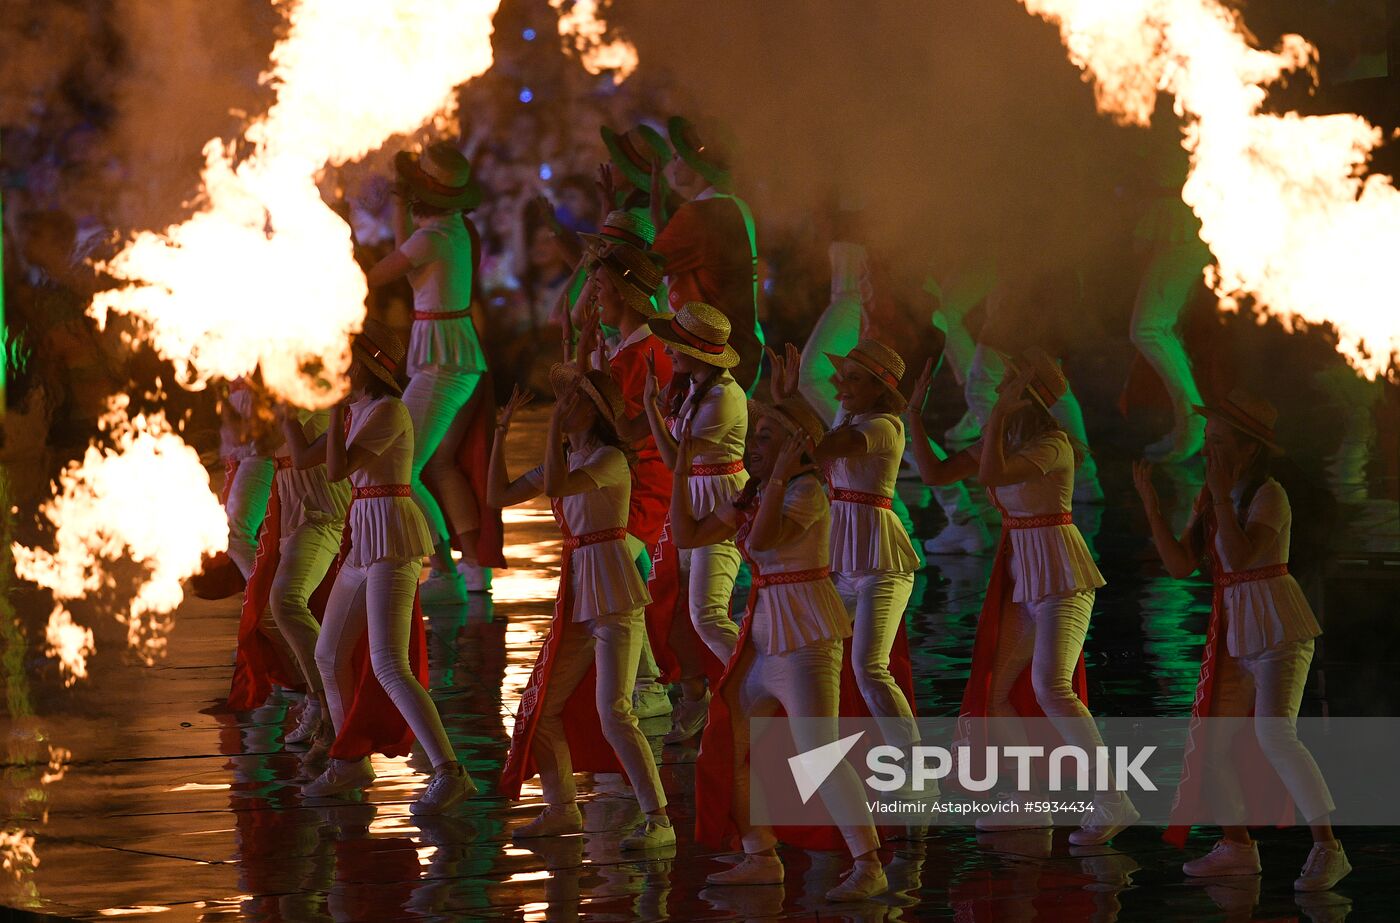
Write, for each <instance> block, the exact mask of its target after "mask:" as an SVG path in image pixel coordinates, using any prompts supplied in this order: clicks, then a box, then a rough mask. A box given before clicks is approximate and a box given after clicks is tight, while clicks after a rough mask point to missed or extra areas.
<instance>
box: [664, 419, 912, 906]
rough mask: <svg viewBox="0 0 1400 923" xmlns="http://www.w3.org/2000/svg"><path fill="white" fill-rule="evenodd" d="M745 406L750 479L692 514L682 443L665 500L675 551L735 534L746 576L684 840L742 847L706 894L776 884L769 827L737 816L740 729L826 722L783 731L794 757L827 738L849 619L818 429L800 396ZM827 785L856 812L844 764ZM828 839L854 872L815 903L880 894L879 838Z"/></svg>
mask: <svg viewBox="0 0 1400 923" xmlns="http://www.w3.org/2000/svg"><path fill="white" fill-rule="evenodd" d="M753 408H754V412H755V419H754V421H753V430H752V435H751V437H750V438H749V440H748V451H747V454H746V462H747V464H748V466H749V470H750V472H751V473H752V476H753V478H754V480H753V481H751V482H750V483H749V486H748V487H747V488H746V489H745V490H744V492H743V494H742V495H741V496H740V497H739V498H738V499H737V502H732V503H726V504H723V505H721V506H718V507H715V508H714V509H713V510H711V511H709V512H707V513H699V512H697V511H696V509H695V507H694V505H693V503H692V500H691V497H692V490H691V488H690V484H689V482H690V480H691V474H690V471H691V467H690V462H691V461H692V460H693V458H694V455H693V453H694V451H695V448H696V442H695V439H694V437H692V436H686V437H684V438H683V439H682V442H681V445H680V448H679V453H680V457H679V459H678V461H679V462H680V464H677V466H676V469H675V486H674V489H673V490H672V493H671V524H672V526H673V527H674V528H675V530H676V543H677V544H678V545H679V546H680V547H682V548H686V547H690V548H697V547H705V546H707V545H712V544H714V543H715V542H719V541H731V540H734V539H735V538H736V537H737V539H738V541H739V543H740V545H741V546H742V547H743V549H744V554H745V556H746V558H747V559H748V560H749V562H750V564H751V565H752V567H753V569H754V582H753V591H752V593H751V595H750V597H749V611H748V614H747V617H746V618H745V620H744V630H743V633H742V635H741V636H740V641H739V645H738V647H737V648H736V649H735V653H734V655H733V656H732V657H731V658H730V660H729V661H728V666H727V667H726V669H725V672H724V676H723V678H722V679H721V680H720V682H719V686H718V688H717V694H716V695H715V696H714V699H713V701H712V704H711V715H710V721H709V724H708V726H707V727H706V729H705V736H704V739H703V740H702V742H701V746H700V757H699V761H698V762H697V764H696V770H695V772H696V839H697V840H699V841H700V842H703V843H706V844H707V845H710V846H714V847H723V846H725V845H728V841H729V839H730V838H731V837H732V836H733V835H734V834H738V835H739V837H740V838H741V840H742V843H743V849H744V859H743V861H741V862H740V863H739V864H738V865H736V866H734V867H733V868H731V869H728V870H726V871H723V872H716V873H714V874H712V875H710V876H709V881H710V883H711V884H717V885H741V884H754V885H757V884H779V883H781V882H782V880H783V863H782V860H781V859H779V858H778V853H777V837H776V836H775V834H774V832H773V830H772V828H771V827H768V826H766V825H760V824H754V823H752V822H751V821H750V819H749V766H748V761H749V723H750V721H751V720H752V719H754V718H767V717H773V716H776V715H778V714H779V713H780V712H785V713H786V714H787V716H788V717H790V718H804V719H813V718H823V719H828V720H827V721H822V722H816V721H812V720H806V721H800V722H797V723H795V724H794V725H793V728H794V730H793V734H794V737H795V738H796V740H795V743H796V745H797V751H798V752H799V753H801V752H806V751H809V750H812V749H814V748H816V747H820V746H823V745H826V744H829V743H830V742H832V741H834V740H835V739H836V737H837V715H838V710H839V707H840V702H839V699H840V690H841V658H842V640H843V639H844V638H848V637H850V636H851V620H850V617H849V616H848V615H847V614H846V607H845V605H844V604H843V603H842V602H841V597H840V596H839V595H838V594H837V592H836V588H835V587H834V586H833V585H832V583H831V580H830V579H829V577H830V574H831V568H830V566H829V563H830V557H829V554H830V532H831V507H830V505H829V503H828V502H827V498H826V490H825V487H824V485H823V484H822V479H821V477H820V475H818V473H817V469H816V466H815V464H814V463H813V460H812V456H813V452H814V451H815V447H816V446H818V445H819V444H820V442H821V440H822V435H823V431H824V429H825V426H824V425H823V424H822V420H821V417H819V416H818V415H817V413H816V411H814V410H813V409H812V408H811V407H810V406H809V405H808V404H807V403H806V402H805V401H804V400H802V398H800V397H789V398H786V399H784V400H782V401H781V402H779V403H778V404H777V405H776V406H768V405H759V404H754V405H753ZM833 778H834V782H831V783H828V785H826V786H823V787H822V789H821V791H822V797H823V800H824V801H825V802H826V803H827V805H828V810H830V811H831V813H832V814H833V816H840V815H842V814H845V813H848V812H849V811H850V809H851V807H852V805H859V804H864V794H863V791H862V789H861V787H860V781H859V779H858V778H857V777H856V773H855V770H854V769H852V768H851V766H850V764H848V763H846V762H844V761H843V762H842V763H840V764H839V765H838V766H837V768H836V770H835V771H834V773H833ZM837 789H839V792H838V791H837ZM840 832H841V836H842V838H843V839H844V840H845V843H846V846H847V848H848V849H849V850H850V853H851V855H852V856H853V857H855V866H854V867H853V868H852V869H851V871H850V872H849V873H848V874H847V875H846V877H845V879H844V880H843V881H842V882H841V884H839V885H837V886H836V887H835V888H833V889H831V890H830V891H829V892H828V893H827V895H826V896H827V899H828V900H833V901H857V900H864V899H866V898H869V897H873V896H874V895H876V894H880V893H883V892H884V891H885V890H886V888H887V887H888V883H887V881H886V878H885V870H884V868H883V866H882V865H881V864H880V859H879V856H878V854H877V852H876V850H878V849H879V846H880V837H879V834H878V833H877V831H876V830H875V825H874V823H873V822H871V821H870V820H869V815H868V814H867V815H866V820H865V822H864V823H861V824H856V825H843V826H841V828H840Z"/></svg>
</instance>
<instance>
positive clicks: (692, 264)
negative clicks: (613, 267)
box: [651, 116, 763, 394]
mask: <svg viewBox="0 0 1400 923" xmlns="http://www.w3.org/2000/svg"><path fill="white" fill-rule="evenodd" d="M667 127H668V130H669V133H670V136H671V145H672V147H674V148H675V155H674V156H673V157H672V159H671V162H670V164H668V165H667V168H666V178H667V179H668V180H669V182H670V184H671V187H672V189H673V190H675V192H676V193H677V194H678V195H679V196H680V197H681V198H683V199H685V200H686V202H685V204H683V205H681V206H680V207H679V208H678V209H676V212H675V214H673V215H672V216H671V218H670V220H669V221H662V220H661V219H662V215H661V202H662V201H663V199H664V196H662V195H660V194H658V193H659V191H660V189H661V183H660V177H659V176H655V175H654V176H653V178H652V189H653V194H652V196H651V202H652V206H651V208H652V221H653V223H655V224H656V226H657V227H658V228H661V230H660V231H659V232H658V233H657V236H656V244H655V246H654V247H653V249H654V250H655V251H656V253H658V254H660V255H661V256H662V257H664V258H665V260H666V283H667V285H668V286H669V288H670V295H669V299H670V307H671V310H672V311H678V310H680V308H681V306H682V305H684V304H686V303H687V302H691V301H702V302H704V303H706V304H711V305H714V306H715V307H717V308H719V309H720V310H721V311H723V312H724V315H725V316H726V317H728V318H729V326H730V329H731V330H732V331H733V332H732V333H731V335H730V338H729V342H730V344H732V345H733V347H734V349H735V350H736V351H737V352H738V353H739V360H740V361H739V366H738V367H737V368H735V369H734V370H733V374H734V380H735V381H737V382H738V383H739V384H740V385H741V386H742V387H743V388H744V390H745V391H746V392H748V393H749V394H752V393H753V389H754V385H756V384H757V383H758V376H759V365H760V363H761V361H762V359H763V329H762V328H761V327H760V326H759V322H758V247H757V237H756V234H755V230H754V222H753V214H752V213H751V212H750V211H749V207H748V205H747V204H745V202H744V200H743V199H740V198H739V197H737V196H735V195H734V194H733V193H732V189H733V178H732V176H731V173H730V153H729V151H728V150H727V149H726V146H725V145H723V144H722V143H721V142H720V141H719V139H718V138H717V137H706V138H705V139H704V140H703V141H702V140H701V138H700V136H699V134H698V133H697V131H696V129H695V126H694V125H692V124H691V123H690V122H689V121H687V120H686V119H684V118H682V117H680V116H676V117H674V118H672V119H671V120H670V122H669V123H668V126H667ZM717 134H718V131H717V129H707V135H717Z"/></svg>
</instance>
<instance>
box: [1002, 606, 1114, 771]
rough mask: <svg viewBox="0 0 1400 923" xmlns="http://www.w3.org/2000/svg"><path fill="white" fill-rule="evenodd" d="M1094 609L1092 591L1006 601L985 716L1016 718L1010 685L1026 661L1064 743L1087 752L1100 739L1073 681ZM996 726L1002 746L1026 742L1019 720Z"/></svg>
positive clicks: (1038, 694) (1037, 692)
mask: <svg viewBox="0 0 1400 923" xmlns="http://www.w3.org/2000/svg"><path fill="white" fill-rule="evenodd" d="M1093 609H1094V591H1093V590H1079V591H1077V592H1074V593H1068V594H1066V595H1063V596H1045V597H1042V598H1040V599H1037V600H1034V601H1032V602H1028V603H1016V602H1012V601H1010V600H1009V599H1008V600H1007V601H1006V603H1005V608H1004V609H1003V611H1002V616H1001V632H1000V634H998V636H997V651H996V660H995V663H994V665H993V667H992V688H991V695H990V700H989V702H988V703H987V715H988V717H991V718H1015V717H1017V715H1016V711H1015V710H1014V709H1013V708H1012V707H1011V689H1012V687H1013V686H1014V685H1015V683H1016V679H1017V677H1019V676H1020V675H1021V671H1022V670H1024V669H1025V668H1026V667H1027V665H1029V666H1030V668H1031V686H1032V688H1034V689H1035V700H1036V703H1037V704H1038V705H1040V708H1041V710H1042V711H1044V712H1045V717H1047V718H1049V719H1050V721H1051V723H1052V724H1054V726H1055V730H1056V732H1057V733H1058V734H1059V735H1060V736H1061V737H1062V738H1064V741H1065V743H1067V744H1070V745H1072V746H1077V747H1083V748H1084V749H1085V750H1086V751H1087V752H1089V753H1093V752H1094V749H1093V748H1095V747H1099V746H1101V745H1102V744H1103V739H1102V738H1101V737H1100V736H1099V729H1098V727H1097V726H1096V725H1095V724H1094V719H1093V716H1092V715H1090V714H1089V709H1087V708H1085V707H1084V703H1083V702H1081V701H1080V700H1079V696H1077V695H1075V694H1074V682H1073V681H1074V670H1075V667H1076V666H1077V665H1078V663H1079V655H1080V654H1081V653H1082V652H1083V650H1084V637H1085V635H1086V634H1087V633H1088V631H1089V616H1090V614H1091V613H1092V612H1093ZM997 728H998V731H1000V732H1001V736H1003V737H1004V738H1005V739H1004V740H1003V745H1004V746H1021V745H1024V744H1025V741H1026V735H1025V729H1024V728H1022V727H1021V726H1020V723H1019V722H1017V721H1002V722H998V723H997Z"/></svg>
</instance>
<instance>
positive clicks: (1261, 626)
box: [1133, 390, 1351, 891]
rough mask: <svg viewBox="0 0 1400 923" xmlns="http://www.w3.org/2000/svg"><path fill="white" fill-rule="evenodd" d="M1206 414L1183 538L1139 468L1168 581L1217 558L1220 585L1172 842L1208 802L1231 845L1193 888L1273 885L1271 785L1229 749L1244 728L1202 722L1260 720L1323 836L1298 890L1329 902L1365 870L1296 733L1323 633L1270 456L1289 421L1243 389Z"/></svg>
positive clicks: (1294, 795)
mask: <svg viewBox="0 0 1400 923" xmlns="http://www.w3.org/2000/svg"><path fill="white" fill-rule="evenodd" d="M1196 410H1197V411H1198V412H1199V413H1201V414H1203V415H1204V416H1205V418H1206V428H1205V451H1206V486H1205V488H1204V489H1203V490H1202V491H1201V494H1200V496H1199V497H1198V498H1197V500H1196V505H1195V509H1194V511H1193V513H1192V516H1191V520H1190V522H1189V523H1188V524H1187V526H1186V531H1185V532H1184V533H1183V534H1182V535H1181V536H1180V537H1179V538H1178V537H1177V536H1175V535H1173V534H1172V528H1171V525H1170V524H1169V523H1168V522H1167V520H1166V518H1165V517H1164V516H1163V515H1162V508H1161V503H1160V502H1159V501H1158V498H1157V491H1156V488H1155V487H1153V485H1152V468H1151V466H1150V465H1148V464H1147V463H1145V462H1138V463H1137V464H1135V465H1134V466H1133V480H1134V481H1135V482H1136V484H1137V489H1138V494H1139V496H1141V498H1142V505H1143V508H1144V509H1145V510H1146V512H1147V521H1148V524H1149V525H1150V526H1151V528H1152V541H1153V544H1155V545H1156V547H1157V553H1158V554H1160V555H1161V557H1162V563H1163V564H1165V565H1166V568H1167V572H1168V573H1170V574H1171V575H1172V576H1173V577H1177V578H1184V577H1188V576H1190V575H1191V574H1192V573H1193V572H1195V570H1196V568H1197V567H1198V566H1199V564H1200V561H1201V559H1202V557H1203V556H1208V557H1209V559H1210V573H1211V578H1212V582H1213V583H1214V585H1215V592H1214V595H1213V596H1212V599H1211V612H1210V625H1209V627H1208V628H1207V630H1206V644H1205V650H1204V651H1203V652H1202V655H1201V675H1200V680H1199V681H1198V682H1197V685H1196V699H1195V701H1194V702H1193V703H1192V706H1191V718H1192V728H1191V736H1190V742H1189V743H1188V745H1187V752H1186V764H1185V766H1184V767H1183V770H1182V779H1181V785H1180V787H1179V788H1178V791H1177V805H1176V807H1177V810H1178V812H1185V813H1178V815H1177V817H1176V818H1174V824H1173V827H1172V828H1171V829H1170V830H1169V831H1168V834H1167V839H1168V841H1169V842H1172V843H1175V844H1177V845H1178V846H1180V845H1184V844H1185V842H1186V835H1187V833H1188V832H1189V830H1190V822H1189V812H1190V811H1192V810H1193V809H1196V808H1198V807H1200V806H1201V804H1202V799H1203V796H1204V803H1205V805H1207V806H1209V807H1210V808H1212V809H1213V811H1214V812H1215V814H1216V815H1217V816H1220V817H1222V818H1226V819H1227V820H1226V822H1225V823H1224V824H1223V825H1222V826H1223V830H1224V837H1223V838H1222V839H1221V840H1220V841H1219V842H1218V843H1216V844H1215V848H1214V849H1212V850H1211V851H1210V852H1209V853H1207V854H1206V855H1204V856H1201V857H1200V858H1197V859H1192V860H1191V861H1190V862H1187V863H1186V864H1185V865H1183V866H1182V871H1184V872H1185V873H1186V874H1187V875H1190V876H1192V877H1214V876H1218V875H1257V874H1259V871H1260V865H1259V847H1258V845H1257V844H1256V843H1255V842H1254V841H1253V840H1252V839H1251V838H1250V835H1249V828H1248V827H1247V826H1245V824H1244V817H1245V812H1244V808H1245V805H1246V803H1247V802H1250V803H1256V801H1257V797H1258V796H1259V795H1260V794H1261V793H1262V792H1266V791H1267V790H1268V788H1269V787H1268V786H1266V785H1263V784H1261V783H1260V780H1257V779H1256V780H1251V783H1250V791H1243V790H1242V786H1241V784H1240V783H1241V781H1242V780H1241V779H1240V778H1239V772H1238V769H1239V767H1238V766H1237V765H1235V763H1234V760H1232V758H1231V757H1232V754H1233V752H1234V748H1233V747H1232V746H1231V741H1230V740H1229V739H1228V735H1229V734H1230V733H1231V732H1233V731H1235V730H1237V727H1236V726H1232V724H1231V723H1230V722H1224V721H1221V722H1219V723H1218V724H1216V725H1212V724H1210V722H1208V721H1207V722H1204V723H1203V722H1202V719H1210V718H1246V717H1250V716H1253V718H1254V737H1255V740H1256V741H1257V743H1258V749H1259V750H1260V751H1262V755H1263V758H1264V760H1265V761H1266V762H1267V764H1268V765H1269V766H1271V767H1272V768H1273V770H1274V772H1275V773H1276V774H1277V780H1270V781H1280V782H1281V787H1282V788H1283V789H1284V790H1285V791H1286V792H1287V796H1288V797H1289V798H1291V799H1292V801H1293V803H1294V804H1296V805H1297V807H1298V810H1299V811H1301V812H1302V814H1303V817H1304V819H1306V820H1307V822H1308V825H1309V826H1310V827H1311V828H1312V836H1313V848H1312V851H1311V852H1310V853H1309V854H1308V858H1307V861H1306V862H1305V863H1304V864H1303V870H1302V873H1301V874H1300V875H1299V876H1298V879H1297V881H1295V882H1294V883H1293V886H1294V888H1296V889H1297V890H1299V891H1326V890H1328V889H1330V888H1332V887H1333V886H1334V885H1336V883H1337V882H1339V881H1341V880H1342V879H1343V878H1345V877H1346V876H1347V875H1348V874H1349V873H1350V872H1351V863H1350V862H1349V861H1348V860H1347V855H1346V851H1345V850H1343V849H1342V844H1341V842H1340V841H1338V840H1337V838H1336V836H1334V835H1333V832H1332V824H1331V814H1332V812H1333V811H1334V810H1336V804H1335V803H1334V802H1333V801H1332V793H1331V792H1330V791H1329V790H1328V788H1327V782H1326V780H1324V779H1323V777H1322V773H1321V772H1320V771H1319V770H1318V768H1317V762H1316V761H1315V760H1314V759H1313V757H1312V754H1311V753H1309V752H1308V749H1307V747H1306V746H1304V745H1303V743H1302V742H1301V741H1299V740H1298V734H1297V730H1296V727H1295V724H1294V722H1295V720H1296V719H1297V717H1298V708H1299V705H1300V703H1301V702H1302V699H1303V687H1304V686H1305V685H1306V683H1307V679H1308V667H1309V665H1310V664H1311V663H1312V658H1313V650H1314V647H1315V645H1316V643H1317V638H1318V636H1320V635H1321V634H1322V629H1321V628H1320V627H1319V626H1318V624H1317V619H1316V618H1315V617H1314V616H1313V611H1312V607H1311V606H1309V605H1308V601H1307V598H1306V597H1305V596H1303V591H1302V589H1301V588H1300V587H1299V586H1298V581H1297V580H1295V579H1294V578H1293V576H1292V575H1290V574H1289V573H1288V546H1289V538H1290V533H1291V532H1292V528H1293V512H1292V509H1291V508H1290V506H1289V503H1288V494H1287V493H1286V492H1285V491H1284V489H1283V487H1282V486H1281V485H1280V484H1279V482H1278V481H1276V480H1274V479H1273V478H1272V477H1270V476H1269V457H1270V455H1271V454H1272V453H1273V452H1275V451H1277V450H1278V446H1277V444H1276V443H1275V442H1274V421H1275V420H1276V419H1277V418H1278V411H1277V410H1276V409H1275V408H1274V406H1273V405H1272V404H1270V403H1269V402H1268V401H1265V400H1263V399H1261V398H1258V397H1255V396H1253V395H1251V394H1249V393H1247V392H1245V391H1241V390H1234V391H1231V392H1230V394H1229V396H1228V397H1226V398H1225V400H1223V401H1219V402H1218V403H1213V404H1207V405H1205V406H1201V405H1197V406H1196ZM1264 807H1265V809H1266V810H1269V811H1270V814H1271V816H1272V817H1280V816H1281V814H1282V813H1283V811H1282V810H1279V809H1278V806H1277V805H1266V806H1264ZM1256 816H1257V815H1256ZM1182 817H1188V819H1185V820H1183V819H1181V818H1182ZM1232 820H1233V821H1234V822H1231V821H1232Z"/></svg>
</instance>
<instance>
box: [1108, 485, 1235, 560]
mask: <svg viewBox="0 0 1400 923" xmlns="http://www.w3.org/2000/svg"><path fill="white" fill-rule="evenodd" d="M1133 484H1134V486H1136V487H1137V492H1138V497H1140V498H1141V499H1142V509H1143V512H1145V513H1146V514H1147V525H1148V527H1149V528H1151V529H1152V544H1153V545H1155V546H1156V547H1157V555H1158V557H1160V558H1161V559H1162V566H1163V567H1165V568H1166V569H1167V573H1168V574H1170V575H1171V576H1172V577H1175V578H1176V579H1178V580H1181V579H1184V578H1186V577H1189V576H1191V574H1192V573H1194V572H1195V570H1196V567H1197V564H1198V562H1199V561H1200V559H1201V549H1200V548H1198V547H1196V541H1195V538H1194V535H1193V533H1194V532H1195V530H1194V529H1191V528H1189V527H1188V528H1187V530H1186V533H1185V534H1184V535H1182V536H1181V538H1177V537H1176V536H1175V535H1173V534H1172V527H1171V523H1169V522H1167V517H1166V516H1164V515H1162V503H1161V500H1160V499H1159V498H1158V496H1157V488H1156V487H1154V486H1153V485H1152V466H1151V465H1150V464H1148V463H1147V462H1145V461H1135V462H1133ZM1231 518H1233V517H1231Z"/></svg>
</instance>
